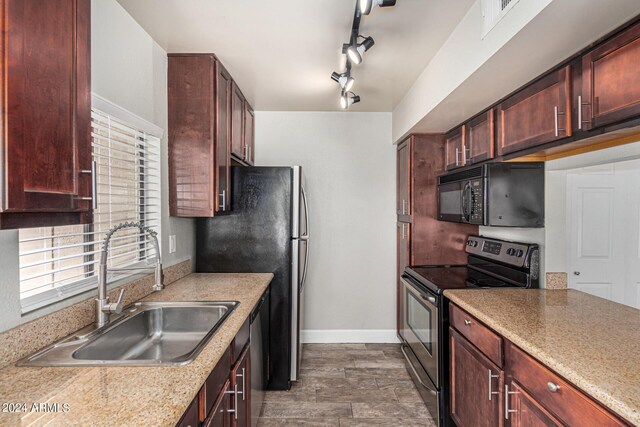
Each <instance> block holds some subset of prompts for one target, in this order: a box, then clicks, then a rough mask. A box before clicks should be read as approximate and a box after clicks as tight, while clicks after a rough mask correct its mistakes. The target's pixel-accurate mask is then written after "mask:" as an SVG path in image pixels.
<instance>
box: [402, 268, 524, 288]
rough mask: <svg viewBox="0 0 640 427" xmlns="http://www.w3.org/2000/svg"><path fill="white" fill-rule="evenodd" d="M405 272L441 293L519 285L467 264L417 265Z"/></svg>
mask: <svg viewBox="0 0 640 427" xmlns="http://www.w3.org/2000/svg"><path fill="white" fill-rule="evenodd" d="M405 273H407V274H408V275H410V276H411V277H413V278H414V279H415V280H417V281H418V282H420V284H422V285H423V286H425V287H427V288H428V289H430V290H431V291H432V292H435V293H438V294H441V293H442V292H443V291H444V290H446V289H465V288H503V287H513V286H517V285H515V284H513V283H510V282H507V281H504V280H500V279H497V278H495V277H493V276H490V275H488V274H485V273H482V272H480V271H477V270H475V269H473V268H469V267H467V266H466V265H436V266H429V265H416V266H411V267H407V268H406V269H405Z"/></svg>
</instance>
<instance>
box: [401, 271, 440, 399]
mask: <svg viewBox="0 0 640 427" xmlns="http://www.w3.org/2000/svg"><path fill="white" fill-rule="evenodd" d="M410 280H411V279H410V278H407V277H405V276H403V277H402V278H401V281H402V285H403V291H402V298H403V301H402V328H401V334H402V338H403V339H404V341H405V342H406V343H407V345H408V346H409V347H410V348H411V350H412V351H413V353H414V354H415V355H416V358H417V359H418V361H419V362H420V365H422V367H423V368H424V370H425V371H426V372H427V374H428V375H429V378H431V381H432V382H433V384H434V385H435V386H436V387H437V388H438V389H439V388H440V384H439V379H438V345H439V343H438V303H437V301H438V298H437V296H436V295H435V294H431V293H430V292H428V291H425V290H420V289H419V288H418V287H417V286H416V285H413V284H412V283H411V282H410Z"/></svg>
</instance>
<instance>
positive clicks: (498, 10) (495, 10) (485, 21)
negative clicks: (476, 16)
mask: <svg viewBox="0 0 640 427" xmlns="http://www.w3.org/2000/svg"><path fill="white" fill-rule="evenodd" d="M519 1H520V0H481V2H480V3H481V5H482V38H485V36H486V35H487V34H489V31H491V30H492V29H493V27H495V26H496V24H497V23H498V22H500V20H501V19H502V18H504V16H505V15H506V14H507V12H509V11H510V10H511V8H513V6H514V5H515V4H516V3H518V2H519Z"/></svg>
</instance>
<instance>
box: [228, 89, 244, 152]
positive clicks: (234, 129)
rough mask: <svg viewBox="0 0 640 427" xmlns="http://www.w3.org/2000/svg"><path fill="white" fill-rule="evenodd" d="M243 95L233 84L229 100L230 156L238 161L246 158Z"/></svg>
mask: <svg viewBox="0 0 640 427" xmlns="http://www.w3.org/2000/svg"><path fill="white" fill-rule="evenodd" d="M244 101H245V99H244V95H242V92H241V91H240V88H238V86H237V85H236V84H235V82H234V83H233V94H232V98H231V154H232V155H233V156H235V157H237V158H238V159H240V160H244V159H245V158H246V152H245V145H244V108H245V106H244Z"/></svg>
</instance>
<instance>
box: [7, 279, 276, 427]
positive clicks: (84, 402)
mask: <svg viewBox="0 0 640 427" xmlns="http://www.w3.org/2000/svg"><path fill="white" fill-rule="evenodd" d="M272 278H273V275H272V274H271V273H265V274H222V273H206V274H204V273H202V274H200V273H199V274H191V275H189V276H186V277H184V278H182V279H180V280H178V281H176V282H174V283H173V284H171V285H169V286H167V287H166V288H165V289H164V290H162V291H160V292H155V293H153V294H151V295H149V296H148V297H146V298H144V299H143V300H144V301H214V300H218V301H221V300H226V301H229V300H232V301H239V302H240V304H239V305H238V306H237V307H236V309H235V310H234V312H233V313H231V315H230V316H229V317H228V318H227V319H226V320H225V322H224V323H223V324H222V326H221V327H220V329H218V331H217V332H216V334H215V335H214V336H213V338H212V339H211V341H209V343H207V345H206V346H205V347H204V349H203V350H202V352H201V353H200V354H199V355H198V357H197V358H196V360H195V361H193V362H192V363H191V364H189V365H185V366H159V367H126V368H125V367H51V368H25V367H21V368H18V367H15V366H8V367H6V368H3V369H0V403H2V404H5V403H14V404H23V403H26V404H27V406H28V409H31V408H32V404H34V403H35V404H49V407H50V408H54V409H57V411H54V412H48V411H42V412H36V411H27V412H22V413H7V412H4V411H3V409H4V408H2V409H0V425H2V426H32V425H33V426H41V425H45V424H46V425H52V426H58V425H64V426H70V425H74V426H88V425H90V426H110V427H111V426H141V425H149V426H175V424H176V423H177V422H178V421H179V420H180V417H181V416H182V414H183V413H184V411H185V410H186V409H187V407H188V406H189V404H190V403H191V402H192V400H193V398H194V397H195V396H196V394H197V393H198V390H199V389H200V387H201V386H202V384H204V382H205V380H206V379H207V377H208V376H209V374H210V373H211V371H212V370H213V368H214V367H215V365H216V364H217V363H218V360H220V357H221V356H222V354H223V353H224V351H225V349H226V348H228V347H229V345H230V344H231V341H232V340H233V338H234V337H235V335H236V334H237V332H238V331H239V330H240V327H241V326H242V324H243V323H244V322H245V320H246V319H247V317H249V315H250V313H251V310H252V309H253V307H254V306H255V304H256V303H257V302H258V300H259V299H260V297H261V296H262V294H263V293H264V291H265V289H266V288H267V286H268V285H269V283H270V282H271V279H272ZM55 404H59V406H58V408H55ZM64 404H67V405H68V411H65V406H64Z"/></svg>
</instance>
